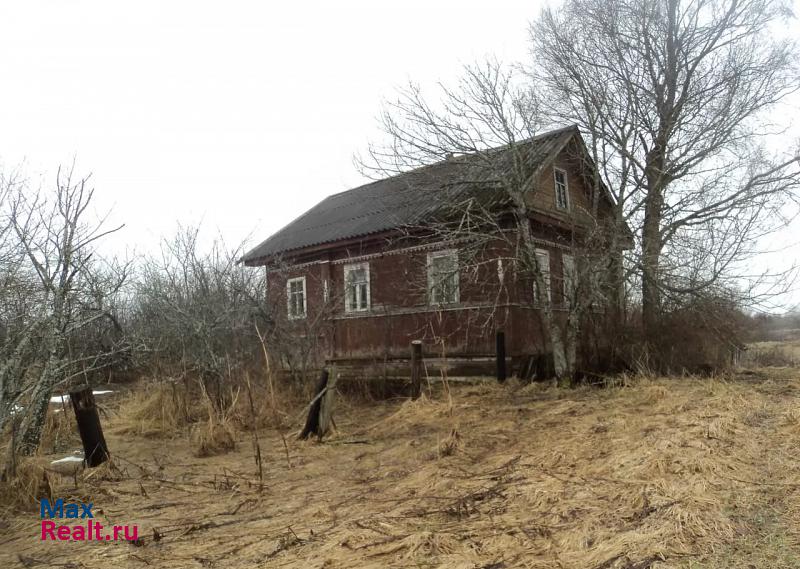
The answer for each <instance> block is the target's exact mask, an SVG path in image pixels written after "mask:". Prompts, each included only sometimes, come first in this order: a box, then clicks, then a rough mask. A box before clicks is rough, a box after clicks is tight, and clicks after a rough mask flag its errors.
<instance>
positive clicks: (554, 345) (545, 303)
mask: <svg viewBox="0 0 800 569" xmlns="http://www.w3.org/2000/svg"><path fill="white" fill-rule="evenodd" d="M512 198H513V199H514V200H515V204H514V205H515V212H514V213H515V216H516V221H517V227H518V229H519V231H520V233H521V236H522V245H523V247H524V254H525V257H526V261H527V263H528V265H529V266H531V267H535V270H534V278H535V279H536V287H537V288H538V290H540V291H544V290H546V287H545V282H544V277H543V276H542V270H541V268H540V267H539V261H538V259H537V257H536V243H535V242H534V240H533V232H532V231H531V222H530V219H529V218H528V213H527V207H526V206H525V203H524V198H516V197H515V196H512ZM542 296H544V298H542V307H541V309H540V310H539V314H540V316H541V318H542V324H543V328H544V330H545V331H546V333H547V336H548V338H547V339H548V340H549V342H550V348H551V350H552V352H553V369H554V371H555V375H556V378H558V379H562V378H565V377H572V375H573V374H574V372H575V369H574V368H573V367H570V361H569V358H568V357H567V352H566V349H565V346H564V340H563V338H562V330H561V328H560V326H559V325H558V322H557V321H556V319H555V318H554V317H553V306H552V302H551V301H550V299H549V298H547V295H542ZM573 364H574V362H573Z"/></svg>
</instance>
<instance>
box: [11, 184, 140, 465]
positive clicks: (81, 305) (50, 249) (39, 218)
mask: <svg viewBox="0 0 800 569" xmlns="http://www.w3.org/2000/svg"><path fill="white" fill-rule="evenodd" d="M7 189H8V186H7ZM11 190H12V191H11V192H10V195H9V197H8V211H7V213H6V217H5V219H6V220H7V223H8V226H9V227H10V231H12V232H13V241H12V243H13V244H12V247H11V250H12V251H13V252H14V254H13V255H10V256H9V257H10V258H11V259H13V261H12V262H11V263H6V264H5V266H4V267H2V269H3V276H4V278H5V279H6V282H9V279H10V282H13V283H15V284H14V286H13V287H12V289H13V290H10V291H9V290H8V289H6V291H4V292H5V293H6V294H5V295H4V299H3V300H4V302H5V303H6V304H5V308H8V307H13V309H12V310H11V313H13V315H14V318H13V319H11V320H9V321H8V322H7V326H8V325H10V327H7V329H6V332H7V334H6V344H5V345H6V347H7V348H8V349H10V350H11V353H12V357H11V358H10V359H9V360H7V362H6V366H5V369H4V373H6V374H8V375H7V376H6V378H4V383H5V381H7V380H8V379H12V381H13V382H15V387H14V389H13V390H11V391H12V392H13V393H11V392H9V390H7V389H6V388H5V386H4V392H6V393H5V396H7V395H11V396H12V398H11V399H9V400H8V402H7V403H6V406H7V405H8V403H11V405H16V406H17V407H16V410H17V411H21V407H20V406H19V405H18V402H20V401H22V400H23V399H24V401H25V408H24V414H22V415H21V416H22V417H24V420H22V421H21V430H20V433H19V437H17V439H16V443H17V444H16V446H17V450H18V451H21V452H23V453H26V454H29V453H32V452H34V451H35V450H36V449H37V448H38V445H39V439H40V436H41V432H42V427H43V425H44V421H45V417H46V415H47V407H48V404H49V399H50V395H51V393H52V391H53V389H54V388H55V387H57V386H59V385H64V384H67V383H69V382H71V381H73V380H74V379H75V378H78V377H83V376H85V375H86V374H88V373H90V372H92V371H93V370H96V369H99V368H102V367H104V366H106V365H108V358H109V356H110V355H111V354H113V353H115V352H117V351H118V350H119V349H120V347H119V346H118V345H117V342H116V341H115V339H114V338H113V337H112V338H110V339H108V340H109V341H108V342H106V343H104V344H102V345H101V344H98V343H92V342H87V341H86V340H87V339H88V338H89V337H90V336H92V335H95V336H96V333H93V332H91V330H92V329H97V328H98V327H102V326H104V325H106V324H107V323H108V322H109V321H110V322H112V323H113V325H114V326H116V327H118V322H117V320H116V318H115V315H114V313H113V310H112V308H111V306H110V305H111V304H112V302H111V300H112V299H113V297H114V295H115V294H117V293H118V292H119V290H120V288H121V287H122V285H123V283H124V282H125V278H126V276H127V270H126V266H124V265H116V264H114V263H111V264H109V263H102V262H101V261H100V260H99V259H98V258H97V257H96V252H95V244H96V242H97V241H98V240H100V239H102V238H103V237H104V236H106V235H108V234H110V233H112V232H114V231H117V230H118V229H119V227H116V228H111V229H105V227H104V223H103V221H102V220H101V221H100V222H97V223H89V222H87V220H86V218H87V216H88V208H89V206H90V204H91V203H92V196H93V193H94V191H93V190H92V189H90V188H89V187H88V177H87V178H82V179H79V180H75V179H74V178H73V170H72V169H70V170H69V171H67V172H62V171H61V170H59V172H58V175H57V177H56V188H55V190H54V191H53V192H52V194H48V193H45V192H41V191H31V190H30V189H29V188H27V187H26V186H25V185H24V184H22V183H19V184H16V185H15V186H14V187H13V188H11ZM9 292H10V293H11V295H10V296H9V294H8V293H9ZM22 295H25V296H24V297H23V296H22ZM3 411H4V412H5V413H8V412H9V411H10V410H9V409H8V407H6V409H4V410H3Z"/></svg>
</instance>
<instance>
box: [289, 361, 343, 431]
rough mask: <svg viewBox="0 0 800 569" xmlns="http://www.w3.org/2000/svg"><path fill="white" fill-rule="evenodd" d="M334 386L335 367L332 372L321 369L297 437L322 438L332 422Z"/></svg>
mask: <svg viewBox="0 0 800 569" xmlns="http://www.w3.org/2000/svg"><path fill="white" fill-rule="evenodd" d="M335 388H336V368H334V369H333V372H332V373H330V374H329V373H328V370H327V369H323V370H322V373H321V374H320V377H319V382H318V383H317V388H316V389H315V390H314V398H313V399H312V400H311V401H312V402H311V408H310V409H309V410H308V417H307V418H306V424H305V427H303V430H302V432H301V433H300V436H299V437H298V438H299V439H307V438H309V437H310V436H311V435H316V436H317V438H319V439H322V437H324V436H325V435H327V434H328V431H330V428H331V425H332V424H333V396H334V392H335Z"/></svg>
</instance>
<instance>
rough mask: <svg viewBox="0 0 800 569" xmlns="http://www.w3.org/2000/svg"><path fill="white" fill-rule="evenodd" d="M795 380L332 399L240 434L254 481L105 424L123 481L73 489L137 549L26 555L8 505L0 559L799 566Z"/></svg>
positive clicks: (773, 374) (26, 534)
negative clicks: (310, 438)
mask: <svg viewBox="0 0 800 569" xmlns="http://www.w3.org/2000/svg"><path fill="white" fill-rule="evenodd" d="M795 372H796V370H791V369H783V370H777V369H774V370H771V371H769V372H758V373H756V374H751V375H747V376H742V377H739V378H727V379H725V378H712V379H692V378H682V379H666V378H634V377H628V378H624V379H623V380H622V381H620V382H619V386H618V387H613V388H609V389H602V390H601V389H592V388H580V389H575V390H564V389H557V388H555V387H553V386H552V385H533V386H524V385H519V384H517V383H515V382H513V381H512V382H509V384H508V385H506V386H498V385H494V384H487V385H479V386H462V387H456V386H451V388H450V389H451V391H450V398H449V399H448V398H445V397H444V396H442V395H438V396H434V398H432V399H428V398H424V397H423V398H421V399H420V400H417V401H406V402H388V403H379V402H375V403H372V404H369V405H366V404H361V405H355V404H352V403H347V402H345V404H344V405H342V406H340V409H343V410H344V411H343V412H340V414H339V415H337V417H336V421H337V426H338V433H337V434H336V436H334V437H333V438H331V439H330V440H328V441H327V442H325V443H322V444H319V443H308V442H297V441H295V440H293V439H287V440H286V442H285V441H284V439H283V438H282V436H281V435H280V433H279V432H276V431H274V430H262V431H260V432H259V439H260V441H261V446H262V450H263V460H264V465H265V466H264V472H263V487H262V486H261V484H260V482H259V481H257V480H256V475H255V471H256V466H255V464H254V462H253V456H252V454H251V452H250V449H248V448H246V447H247V445H240V446H237V447H236V448H235V449H232V450H230V451H229V452H228V453H227V454H225V455H224V456H209V457H206V458H204V459H203V460H197V459H195V458H194V456H193V453H194V448H192V447H191V446H189V445H187V444H186V437H185V436H182V437H176V438H173V439H164V440H160V441H159V444H158V445H156V446H154V445H153V444H152V441H150V440H146V439H142V438H140V437H139V435H138V434H137V435H135V436H131V435H130V434H127V435H125V436H122V435H120V434H119V431H118V430H116V429H114V428H112V429H110V432H111V433H112V434H111V435H110V436H109V445H110V448H111V451H112V453H115V456H116V457H117V458H118V459H119V460H120V461H121V462H120V463H121V464H124V465H125V468H123V469H122V470H123V472H124V476H121V478H122V479H121V480H116V481H114V480H111V481H109V480H105V481H103V482H102V483H100V482H98V481H96V480H95V479H93V478H88V477H87V476H84V477H82V478H81V480H79V484H80V485H81V486H80V488H78V489H76V490H74V491H75V492H77V493H80V494H81V495H85V496H87V497H89V498H91V499H92V500H94V502H95V504H96V505H97V507H101V508H103V510H104V512H106V515H108V516H109V517H111V518H113V519H114V520H115V523H136V524H139V526H140V535H145V536H147V537H146V539H145V544H144V546H143V547H138V548H133V547H131V546H129V545H126V544H103V546H97V547H88V546H85V545H84V544H71V545H74V547H63V548H56V547H46V546H47V545H49V544H42V543H41V542H40V541H38V540H37V539H35V538H34V536H35V534H36V524H37V520H36V519H35V518H33V517H31V516H30V515H26V514H17V515H15V516H14V517H10V518H8V519H7V520H6V524H7V525H8V528H9V529H8V531H7V532H6V533H5V535H4V536H3V537H0V566H10V563H5V564H4V563H3V562H4V560H6V558H5V557H3V555H5V554H6V552H9V557H8V561H9V562H15V560H16V557H14V556H15V555H16V554H22V555H25V556H28V557H30V558H35V559H39V560H41V561H42V563H47V564H50V565H57V564H59V563H61V564H64V563H75V564H79V565H78V566H82V567H108V566H123V567H124V566H131V567H147V566H154V567H167V568H172V567H174V568H178V567H190V566H197V567H200V566H204V567H232V568H238V567H297V568H326V569H337V568H340V569H344V568H353V567H360V568H400V567H403V568H405V567H441V568H447V569H476V568H489V567H491V568H495V569H500V568H512V567H514V568H516V567H528V568H553V569H555V568H559V569H565V568H589V569H623V568H624V569H634V568H635V569H647V568H656V567H658V568H660V567H683V568H687V569H688V568H695V569H699V568H712V567H726V568H732V569H745V568H748V569H749V568H750V567H758V568H762V567H770V568H773V567H775V568H779V567H800V558H798V557H797V553H796V551H798V544H799V543H800V468H798V467H800V464H799V462H800V375H798V374H796V373H795ZM239 404H240V403H237V406H238V405H239ZM296 412H297V410H296V409H295V410H292V412H291V413H289V416H294V415H295V414H296ZM123 420H124V421H128V419H127V417H126V413H125V412H124V410H123V412H122V413H121V414H120V417H117V418H115V419H114V421H123ZM113 426H114V425H112V427H113ZM135 432H137V433H138V432H141V431H135ZM144 432H147V431H144ZM114 433H115V434H114ZM284 444H286V446H284ZM242 447H245V448H242ZM59 491H60V489H57V490H56V493H57V494H58V492H59ZM151 536H158V540H157V541H156V540H154V538H153V537H151Z"/></svg>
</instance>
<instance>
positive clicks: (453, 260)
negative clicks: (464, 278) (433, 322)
mask: <svg viewBox="0 0 800 569" xmlns="http://www.w3.org/2000/svg"><path fill="white" fill-rule="evenodd" d="M458 280H459V279H458V251H455V250H448V251H437V252H435V253H428V299H429V300H430V303H431V304H455V303H457V302H458V301H459V299H458Z"/></svg>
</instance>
